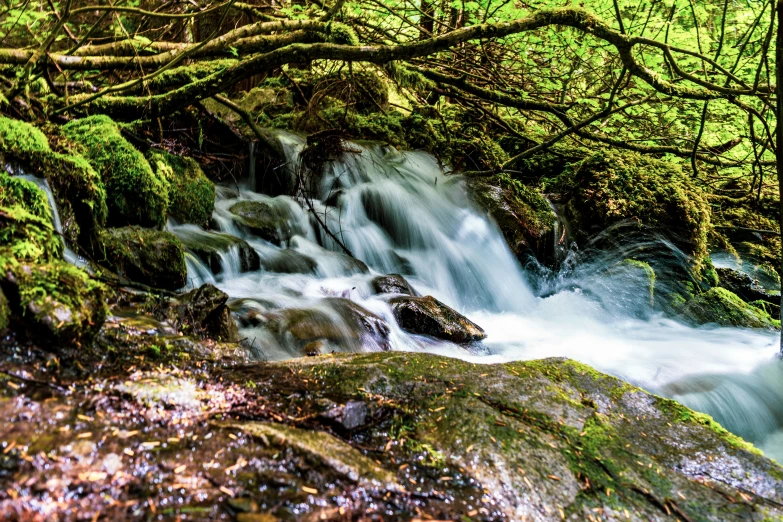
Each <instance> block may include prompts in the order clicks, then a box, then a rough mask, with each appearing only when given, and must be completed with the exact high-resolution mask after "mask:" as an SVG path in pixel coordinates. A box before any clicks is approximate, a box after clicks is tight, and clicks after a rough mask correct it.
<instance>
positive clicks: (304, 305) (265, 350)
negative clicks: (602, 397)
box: [172, 132, 783, 458]
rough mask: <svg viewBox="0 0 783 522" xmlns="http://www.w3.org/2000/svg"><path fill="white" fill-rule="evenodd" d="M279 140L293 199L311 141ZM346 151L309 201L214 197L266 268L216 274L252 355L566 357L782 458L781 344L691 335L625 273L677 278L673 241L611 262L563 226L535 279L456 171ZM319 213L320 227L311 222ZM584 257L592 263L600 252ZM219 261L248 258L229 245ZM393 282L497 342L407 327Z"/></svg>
mask: <svg viewBox="0 0 783 522" xmlns="http://www.w3.org/2000/svg"><path fill="white" fill-rule="evenodd" d="M277 139H278V141H279V145H280V149H282V150H283V151H284V153H285V162H284V164H283V165H282V166H281V167H279V169H278V172H277V174H276V175H278V176H282V177H283V178H285V176H288V178H289V179H288V181H286V180H285V179H282V181H281V180H280V179H278V180H277V181H278V184H279V185H280V186H283V187H285V186H288V187H289V188H290V187H294V186H295V182H296V176H297V170H298V161H299V154H300V153H301V151H302V150H303V149H304V147H305V144H306V141H305V139H304V138H302V137H300V136H297V135H295V134H291V133H284V132H281V133H279V134H277ZM348 149H349V151H348V152H346V153H344V154H343V155H342V157H340V159H338V160H334V161H330V162H327V163H326V164H325V165H324V170H323V175H322V177H321V178H320V179H319V180H317V183H315V184H313V186H314V189H313V190H311V192H312V194H311V196H312V198H313V199H312V201H311V202H309V203H308V205H305V204H304V202H303V201H300V200H298V199H296V198H294V197H291V196H286V195H282V196H276V197H271V196H268V195H262V194H257V193H255V192H253V191H251V190H245V189H240V190H237V189H235V188H229V187H218V191H217V194H218V199H217V202H216V205H215V212H214V215H213V218H214V220H213V221H214V223H215V224H216V226H217V228H218V230H219V231H220V233H221V234H229V235H232V236H235V237H236V238H238V239H241V240H242V241H245V242H246V243H247V244H248V245H249V246H250V247H251V248H252V249H253V250H254V252H255V253H256V254H257V255H258V257H259V259H260V265H261V269H260V270H254V271H242V266H241V265H239V266H237V265H232V264H231V261H230V260H229V259H226V260H225V262H223V265H224V266H227V267H229V270H227V271H226V272H225V273H223V274H217V275H212V280H214V281H216V284H217V285H218V286H219V287H220V288H221V289H222V290H224V291H225V292H227V293H228V294H229V295H230V296H231V298H232V300H231V301H230V304H231V307H232V309H233V310H234V312H235V313H236V315H237V317H238V319H239V323H240V331H241V334H242V336H243V337H244V338H245V339H246V343H247V345H248V346H251V352H252V353H255V354H257V355H258V356H259V357H261V358H265V359H280V358H287V357H297V356H301V355H305V354H308V353H325V352H329V351H367V350H385V349H392V350H408V351H429V352H434V353H440V354H444V355H449V356H453V357H460V358H463V359H466V360H471V361H474V362H480V363H494V362H504V361H512V360H520V359H534V358H543V357H553V356H566V357H571V358H573V359H576V360H579V361H582V362H584V363H586V364H589V365H592V366H594V367H596V368H598V369H600V370H602V371H605V372H608V373H611V374H614V375H616V376H618V377H620V378H623V379H625V380H627V381H629V382H632V383H634V384H637V385H639V386H642V387H644V388H646V389H648V390H650V391H652V392H656V393H660V394H664V395H667V396H672V397H675V398H677V399H678V400H681V401H682V402H684V403H685V404H687V405H689V406H691V407H694V408H695V409H698V410H700V411H704V412H706V413H708V414H711V415H714V416H715V417H716V419H717V420H718V421H719V422H723V423H725V424H726V425H727V427H730V429H732V430H734V431H735V432H737V433H740V434H742V435H743V436H745V437H747V438H748V440H750V441H751V442H754V443H756V444H758V445H759V446H760V447H763V448H764V450H765V451H767V452H768V454H770V455H773V456H775V455H780V457H778V458H783V432H781V431H780V427H781V426H783V411H781V408H780V406H779V405H780V404H781V403H783V392H781V388H780V386H779V385H778V384H777V383H779V382H783V379H780V378H778V379H777V381H776V380H775V376H778V375H780V374H781V371H783V370H781V364H783V363H781V362H780V361H779V360H777V359H776V358H775V354H776V343H775V338H776V334H775V333H772V332H765V331H754V330H745V329H738V328H720V327H708V326H705V327H701V328H692V327H689V326H686V325H683V324H681V323H679V322H676V321H674V320H672V319H668V318H666V317H664V316H662V315H660V314H657V313H656V312H654V310H653V308H652V307H651V305H650V300H651V297H652V296H651V294H650V293H649V292H648V289H647V288H645V286H644V285H645V282H644V281H643V280H642V279H643V278H642V279H640V276H639V273H638V271H633V270H625V269H623V268H622V266H623V265H622V261H623V260H625V259H628V258H638V259H647V258H646V257H645V256H648V257H650V259H652V258H653V257H655V256H658V257H661V258H664V259H665V261H666V263H670V264H671V265H672V266H673V265H674V264H677V263H681V262H683V255H682V253H680V252H678V251H676V249H674V248H673V247H672V245H671V244H670V243H669V242H667V241H666V240H665V238H661V237H640V238H637V239H636V240H634V241H628V242H622V241H620V242H618V243H617V245H616V246H615V247H614V249H613V250H612V249H610V251H609V252H608V253H603V254H600V255H597V254H595V253H594V254H592V255H590V256H584V255H582V253H583V252H580V251H579V250H577V249H575V248H568V247H569V245H567V244H566V243H567V242H568V234H567V230H565V228H564V227H566V226H567V224H566V223H561V224H560V227H561V228H559V229H558V234H559V235H560V236H562V238H563V241H562V242H561V241H560V239H561V238H560V237H556V238H555V248H556V249H557V251H556V253H555V256H556V258H557V260H558V261H559V264H560V269H559V271H558V272H557V273H551V271H550V272H549V273H546V271H541V272H538V271H530V270H528V271H526V270H525V269H523V268H522V267H520V266H519V264H518V262H517V261H516V259H515V258H514V256H513V255H512V254H511V252H510V251H509V249H508V246H507V245H506V243H505V242H504V240H503V238H502V235H501V234H500V232H499V230H498V229H497V227H496V225H495V224H494V223H492V222H491V221H488V220H487V219H486V217H485V216H484V214H483V212H480V211H478V210H477V209H475V208H474V207H473V205H472V203H471V201H470V200H469V198H468V196H467V193H466V190H465V188H464V184H463V180H462V179H461V178H460V177H459V176H450V175H447V174H445V173H444V172H443V170H442V168H441V167H440V166H439V164H438V163H437V161H436V160H435V158H433V157H432V156H430V155H428V154H425V153H422V152H399V151H397V150H395V149H393V148H391V147H384V146H380V145H366V144H357V143H351V144H350V146H349V147H348ZM251 186H252V185H251ZM291 193H293V192H292V191H290V192H289V194H291ZM242 202H251V203H253V204H258V205H261V206H263V207H264V208H266V209H268V212H270V213H271V214H274V215H275V216H278V218H277V221H275V222H274V223H272V224H271V225H269V226H266V225H265V226H266V228H263V227H261V228H263V230H264V234H261V235H259V232H258V231H259V230H261V228H259V227H260V225H257V224H256V225H251V224H249V223H248V222H247V221H246V220H243V219H241V218H239V217H238V216H237V215H236V214H235V213H234V212H232V208H235V209H236V207H235V205H237V204H238V203H242ZM310 204H311V205H312V207H311V208H312V212H314V213H316V214H317V218H318V219H316V216H314V215H313V214H312V213H311V212H310V211H309V210H307V208H308V207H309V205H310ZM319 221H320V222H322V223H325V224H326V225H327V226H328V228H329V231H330V232H331V234H329V233H326V232H325V231H324V230H323V228H322V227H321V226H320V224H319ZM637 228H638V227H637ZM172 230H173V231H174V233H177V234H183V233H184V231H185V229H184V228H178V227H173V228H172ZM205 232H206V231H205ZM612 232H613V231H608V232H607V237H608V238H610V239H611V237H612V236H611V234H612ZM614 232H616V231H614ZM262 236H263V237H262ZM334 237H336V238H338V239H339V241H340V242H341V243H342V244H343V245H345V246H346V247H347V248H348V249H349V250H350V251H351V252H352V253H353V255H354V256H355V258H356V259H353V258H351V257H349V256H346V255H345V254H344V253H343V252H342V249H341V247H340V245H338V244H337V242H336V241H335V240H334ZM607 237H604V238H603V240H604V244H606V241H607ZM618 237H621V238H625V237H627V236H626V235H625V234H618ZM661 245H663V247H665V248H666V249H668V250H666V251H665V252H664V253H663V254H661V251H659V250H656V249H657V248H659V247H660V246H661ZM580 247H584V248H583V249H582V250H583V251H589V245H580ZM221 255H226V256H228V257H230V258H231V259H238V255H236V253H235V252H234V251H232V250H230V249H226V251H225V252H224V254H221ZM667 266H668V265H660V268H661V270H667V269H668V268H667ZM188 267H189V270H190V271H191V277H192V279H193V281H197V282H200V281H208V280H209V274H208V273H207V272H208V271H209V268H208V267H207V266H206V265H204V264H203V263H201V262H200V260H198V259H196V258H195V257H191V256H189V257H188ZM656 268H659V266H656ZM391 273H399V274H402V275H404V276H405V278H406V279H407V280H408V281H409V282H410V283H411V284H412V286H413V287H414V288H415V289H416V290H417V291H418V292H419V293H421V294H422V295H432V296H434V297H436V298H437V299H439V300H441V301H443V302H444V303H446V304H448V305H449V306H451V307H453V308H455V309H456V310H458V311H459V312H461V313H463V314H465V315H466V316H468V317H469V318H470V319H471V320H473V321H475V322H476V323H477V324H479V325H480V326H481V327H483V328H484V329H485V331H486V333H487V335H488V336H487V339H486V340H484V341H483V342H481V343H478V344H474V345H472V346H469V347H465V346H457V345H454V344H452V343H449V342H446V341H436V340H433V339H430V338H425V337H421V336H416V335H412V334H410V333H407V332H405V331H404V330H402V329H401V328H400V327H399V326H398V325H397V323H396V321H395V320H394V317H393V315H392V313H391V308H390V306H389V304H388V302H387V299H388V298H387V297H384V296H383V295H376V292H375V291H374V290H373V285H372V279H373V278H374V277H376V276H378V275H382V274H391Z"/></svg>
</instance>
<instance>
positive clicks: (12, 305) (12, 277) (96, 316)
mask: <svg viewBox="0 0 783 522" xmlns="http://www.w3.org/2000/svg"><path fill="white" fill-rule="evenodd" d="M44 289H45V290H44ZM0 290H2V293H3V294H5V296H6V298H7V301H8V310H9V311H10V312H11V321H10V325H11V326H12V327H13V328H15V329H17V330H18V331H19V332H21V333H23V334H25V335H26V336H27V337H29V338H31V339H33V340H35V341H37V342H38V343H40V345H41V347H43V348H46V349H49V350H52V351H57V350H58V349H59V347H60V346H61V345H81V344H87V343H89V342H91V341H92V339H93V338H94V337H95V335H96V334H97V333H98V331H99V330H100V328H101V326H102V325H103V322H104V321H105V320H106V313H107V308H106V304H105V302H104V300H105V299H106V297H107V294H108V291H107V289H106V287H105V286H104V285H103V284H101V283H99V282H97V281H94V280H92V279H91V278H90V277H89V276H88V275H87V273H86V272H84V271H82V270H81V269H79V268H77V267H75V266H73V265H71V264H69V263H66V262H65V261H51V262H49V263H45V264H38V265H35V264H27V263H17V264H15V265H5V268H4V272H3V273H2V274H0Z"/></svg>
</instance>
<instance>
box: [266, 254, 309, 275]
mask: <svg viewBox="0 0 783 522" xmlns="http://www.w3.org/2000/svg"><path fill="white" fill-rule="evenodd" d="M260 264H261V267H262V268H263V269H264V270H266V271H267V272H276V273H278V274H315V273H317V272H318V263H316V261H315V259H313V258H311V257H310V256H307V255H304V254H302V253H300V252H297V251H296V250H291V249H290V248H284V249H282V250H278V251H276V252H274V253H272V254H270V255H265V256H263V257H262V258H261V260H260Z"/></svg>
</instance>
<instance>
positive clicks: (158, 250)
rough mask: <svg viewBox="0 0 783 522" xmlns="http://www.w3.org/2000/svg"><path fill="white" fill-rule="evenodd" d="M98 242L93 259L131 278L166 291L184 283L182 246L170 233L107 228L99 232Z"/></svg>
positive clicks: (186, 274)
mask: <svg viewBox="0 0 783 522" xmlns="http://www.w3.org/2000/svg"><path fill="white" fill-rule="evenodd" d="M98 241H99V246H98V249H97V252H96V261H98V263H100V264H102V265H104V266H106V267H107V268H109V269H110V270H113V271H114V272H116V273H118V274H119V275H121V276H123V277H126V278H127V279H129V280H131V281H135V282H138V283H142V284H145V285H148V286H152V287H154V288H164V289H168V290H176V289H178V288H182V287H183V286H185V283H186V282H187V276H188V270H187V266H186V265H185V251H184V248H183V246H182V243H181V242H180V240H179V239H177V238H176V236H174V235H173V234H171V233H169V232H163V231H159V230H151V229H145V228H140V227H124V228H110V229H106V230H102V231H101V232H100V234H99V237H98Z"/></svg>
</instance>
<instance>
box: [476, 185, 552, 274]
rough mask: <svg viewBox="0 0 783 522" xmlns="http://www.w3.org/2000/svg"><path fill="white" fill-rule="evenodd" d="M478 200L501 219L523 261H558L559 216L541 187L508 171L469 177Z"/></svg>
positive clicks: (499, 225) (505, 233) (507, 235)
mask: <svg viewBox="0 0 783 522" xmlns="http://www.w3.org/2000/svg"><path fill="white" fill-rule="evenodd" d="M468 189H469V190H470V193H471V195H472V196H473V199H474V201H475V202H476V204H477V205H478V206H479V207H480V208H481V209H483V210H485V211H486V212H487V214H488V215H489V216H490V217H491V218H492V219H493V220H494V221H495V223H497V225H498V227H499V228H500V231H501V233H502V234H503V237H504V238H505V240H506V243H508V245H509V247H510V248H511V251H512V252H513V253H514V255H515V256H516V257H517V259H518V260H519V261H520V262H521V263H525V262H527V261H528V260H529V258H530V257H533V258H535V259H537V260H538V261H539V262H541V263H543V264H547V265H551V264H552V263H554V241H555V239H554V226H555V216H554V213H553V212H552V210H551V208H550V207H549V203H548V202H547V201H546V199H545V198H544V196H543V195H542V194H541V193H540V192H538V191H537V190H535V189H533V188H530V187H527V186H525V185H524V184H522V183H520V182H519V181H518V180H515V179H513V178H511V177H510V176H509V175H507V174H500V175H497V176H493V177H492V178H473V179H469V180H468Z"/></svg>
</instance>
